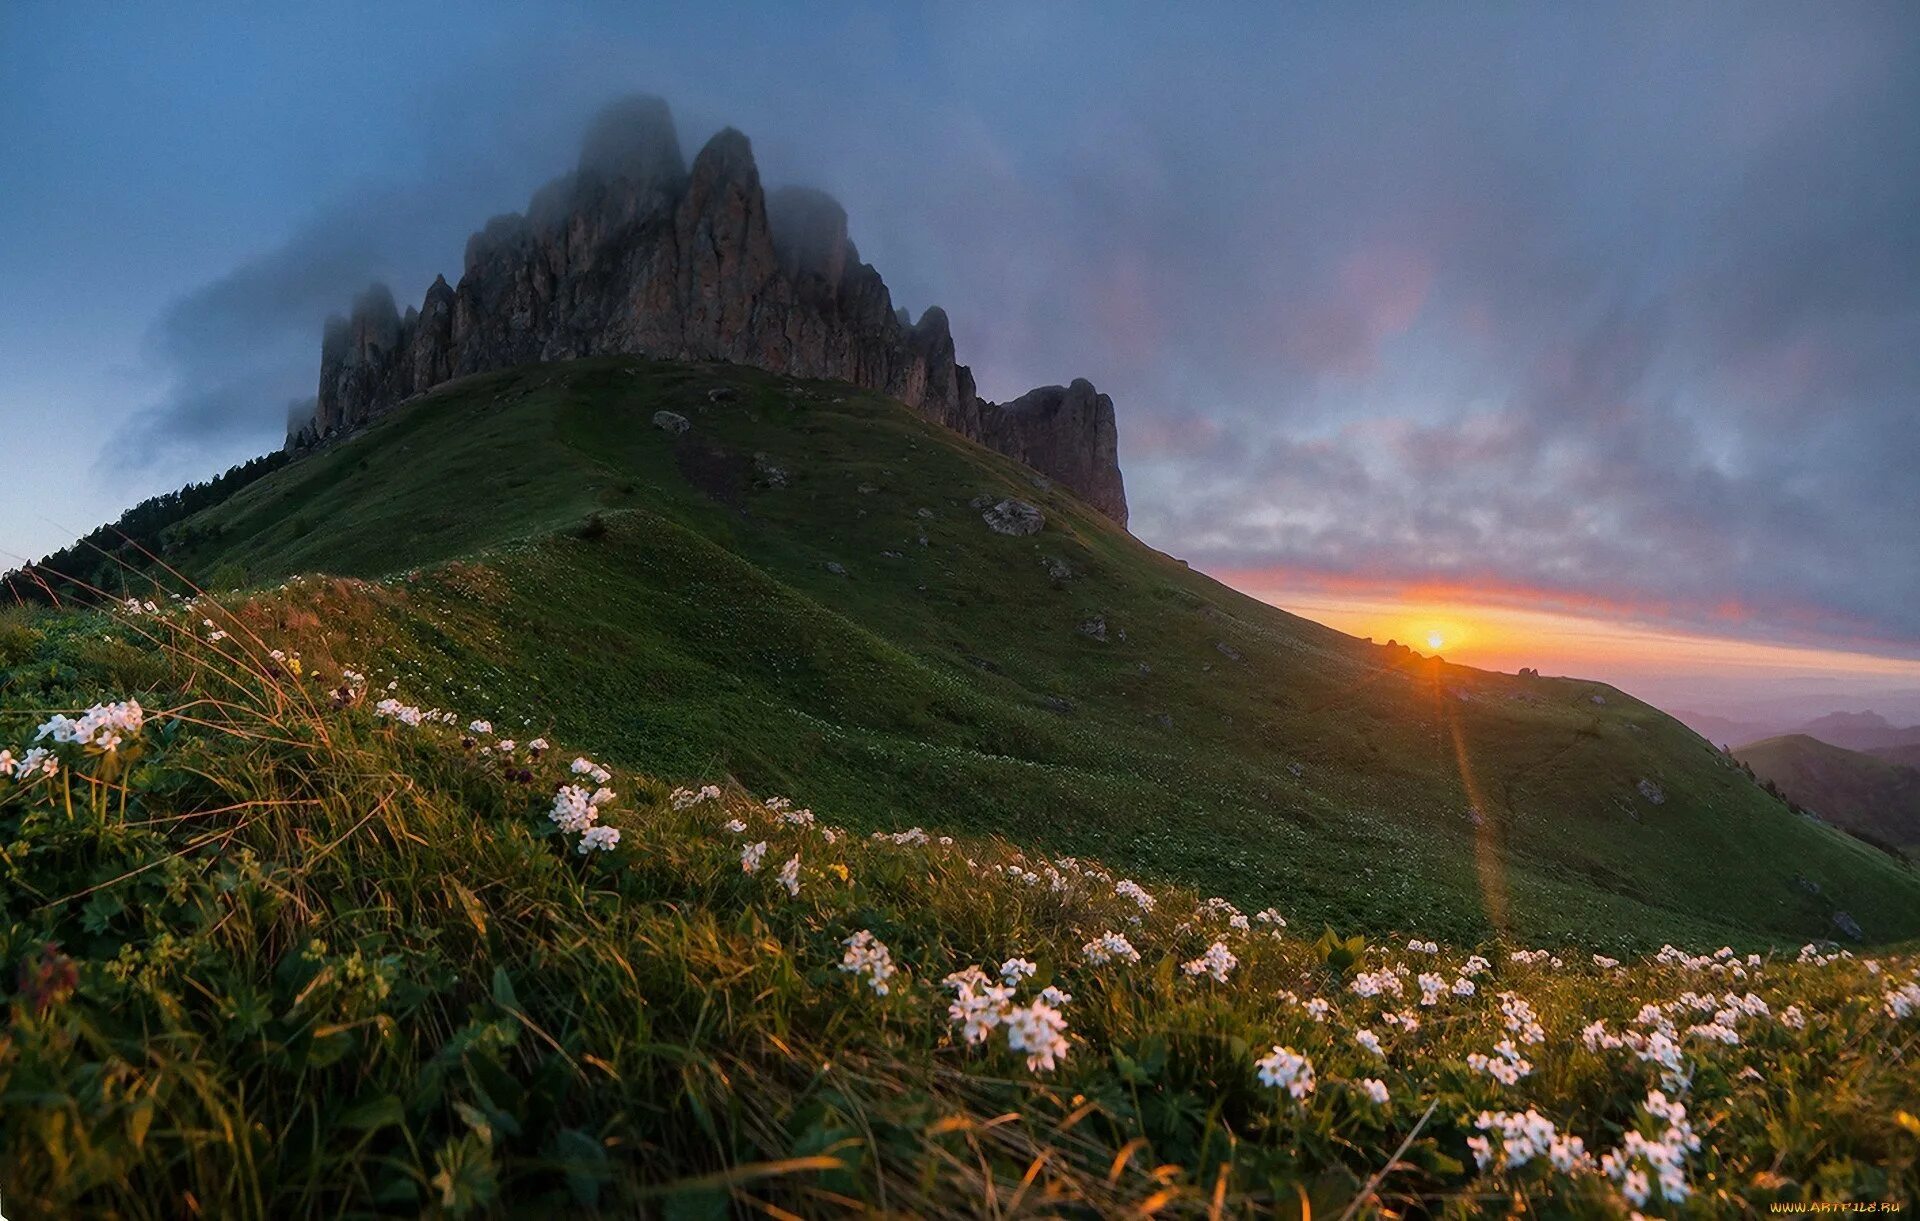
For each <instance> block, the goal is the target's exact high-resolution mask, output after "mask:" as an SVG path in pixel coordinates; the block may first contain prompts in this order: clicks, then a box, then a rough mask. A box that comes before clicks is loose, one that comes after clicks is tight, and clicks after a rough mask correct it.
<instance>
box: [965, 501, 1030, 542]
mask: <svg viewBox="0 0 1920 1221" xmlns="http://www.w3.org/2000/svg"><path fill="white" fill-rule="evenodd" d="M980 520H981V521H984V522H986V523H987V528H988V529H989V530H992V531H993V532H994V533H995V534H1011V535H1014V536H1015V537H1020V536H1023V535H1028V534H1038V533H1040V531H1041V529H1042V528H1043V527H1044V526H1045V525H1046V524H1047V515H1046V514H1045V513H1042V512H1041V511H1040V510H1039V509H1038V508H1036V507H1034V506H1033V505H1030V504H1028V503H1027V502H1026V501H1024V500H1014V499H1012V498H1011V497H1009V498H1008V499H1006V500H1003V501H1000V502H999V503H998V504H995V505H992V506H990V507H989V508H988V509H987V510H986V512H984V513H982V514H980Z"/></svg>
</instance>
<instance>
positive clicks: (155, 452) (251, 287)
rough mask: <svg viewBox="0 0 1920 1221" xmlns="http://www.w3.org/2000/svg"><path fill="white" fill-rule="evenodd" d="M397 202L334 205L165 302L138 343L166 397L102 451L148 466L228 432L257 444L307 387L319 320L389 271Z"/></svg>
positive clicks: (376, 199) (372, 198)
mask: <svg viewBox="0 0 1920 1221" xmlns="http://www.w3.org/2000/svg"><path fill="white" fill-rule="evenodd" d="M401 203H402V201H400V200H398V199H396V197H394V196H393V195H390V194H389V195H384V196H381V195H369V196H366V197H363V198H360V199H355V200H352V201H349V202H347V203H344V204H342V205H339V206H338V207H336V208H334V209H331V210H330V211H329V212H328V213H327V214H325V215H323V216H321V217H318V218H316V219H315V220H313V221H311V222H310V223H308V224H307V225H305V226H303V227H302V228H301V229H300V230H299V232H297V233H296V234H295V235H294V236H293V237H292V238H291V239H289V240H288V241H286V242H285V243H284V244H282V245H281V246H280V247H278V248H277V249H275V250H273V251H271V252H269V253H268V254H266V255H264V256H262V257H260V258H258V259H254V260H252V261H250V262H248V263H246V264H244V265H242V266H240V267H237V268H235V269H233V270H232V271H229V272H227V273H226V274H224V275H222V276H221V277H220V278H219V279H217V280H214V281H212V282H210V283H208V284H205V285H203V286H201V287H199V288H197V289H194V290H193V291H192V292H189V293H187V294H186V295H185V296H183V297H181V298H179V299H178V300H176V301H174V302H172V303H171V304H170V305H168V306H167V307H166V309H165V310H164V311H163V312H162V313H161V315H160V317H159V319H158V320H157V321H156V322H155V323H154V324H153V326H152V328H151V330H150V332H149V335H148V340H147V347H148V349H149V351H148V355H149V358H150V359H151V360H153V361H154V362H155V364H157V365H158V366H159V367H161V368H163V369H165V370H167V372H168V375H169V376H170V379H171V381H172V383H173V387H174V390H173V393H172V394H171V395H170V396H169V397H168V398H167V399H166V400H165V401H163V402H161V403H159V404H156V405H154V406H152V407H149V408H147V409H146V410H143V411H141V412H140V413H138V414H137V415H136V416H135V417H134V418H133V420H132V421H131V422H130V423H129V425H128V427H127V428H126V429H125V431H124V432H123V433H122V434H121V435H120V436H119V437H118V438H117V439H116V442H115V444H114V446H113V447H112V448H110V449H109V450H108V451H107V452H106V453H105V454H104V455H103V457H104V458H105V459H106V460H107V461H109V462H114V463H120V464H138V463H149V462H153V461H155V460H159V459H164V458H165V457H166V456H167V455H168V451H170V450H186V451H195V450H199V449H202V448H204V447H207V446H208V444H209V442H219V441H224V440H226V439H228V438H230V437H232V436H234V435H235V434H240V435H243V436H246V437H260V438H262V439H263V440H265V439H268V437H269V430H270V429H271V428H272V427H273V426H274V425H275V424H277V423H279V422H280V421H279V419H278V418H277V415H276V413H278V412H279V411H280V409H281V408H282V407H283V406H284V405H285V404H287V403H289V402H293V401H297V400H298V399H299V398H300V396H301V395H302V394H303V393H305V394H307V395H311V394H312V391H313V383H314V381H315V372H316V370H317V367H318V366H317V363H316V361H315V347H314V336H315V335H316V334H318V332H319V327H320V324H321V323H322V322H323V321H324V320H325V319H326V317H327V316H328V315H329V314H330V313H334V312H337V311H338V310H339V309H340V303H341V302H343V301H346V300H349V299H351V297H352V296H353V294H354V293H356V292H358V291H360V290H361V289H363V288H365V287H366V285H367V283H368V281H370V280H371V279H373V278H375V277H376V276H377V275H379V274H381V273H382V272H385V271H386V270H388V269H389V268H391V267H392V266H393V264H394V262H395V259H394V255H393V253H392V249H391V243H392V238H393V236H394V232H393V229H394V226H393V223H392V222H393V220H394V219H395V217H396V216H397V215H399V214H401V213H402V212H404V211H407V210H408V209H404V208H403V207H402V206H401ZM411 210H412V211H415V212H417V211H418V210H419V209H418V208H417V207H416V208H414V209H411ZM375 218H378V220H377V221H376V219H375Z"/></svg>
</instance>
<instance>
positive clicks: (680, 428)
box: [653, 411, 693, 436]
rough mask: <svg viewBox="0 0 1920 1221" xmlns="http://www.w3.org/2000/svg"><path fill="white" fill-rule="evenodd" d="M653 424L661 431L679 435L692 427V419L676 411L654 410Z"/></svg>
mask: <svg viewBox="0 0 1920 1221" xmlns="http://www.w3.org/2000/svg"><path fill="white" fill-rule="evenodd" d="M653 426H654V427H655V428H658V429H659V430H660V431H662V432H670V433H672V434H674V435H675V436H679V435H680V434H681V433H683V432H685V431H687V429H689V428H692V427H693V421H692V420H689V419H688V418H687V417H686V416H683V415H681V414H680V413H679V412H677V411H656V412H654V413H653Z"/></svg>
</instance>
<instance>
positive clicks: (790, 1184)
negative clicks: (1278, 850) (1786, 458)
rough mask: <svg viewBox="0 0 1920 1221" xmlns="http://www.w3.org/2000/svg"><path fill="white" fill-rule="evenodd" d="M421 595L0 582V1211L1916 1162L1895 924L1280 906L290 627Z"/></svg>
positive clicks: (1395, 1212) (1241, 1207)
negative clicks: (544, 703) (704, 789)
mask: <svg viewBox="0 0 1920 1221" xmlns="http://www.w3.org/2000/svg"><path fill="white" fill-rule="evenodd" d="M469 575H470V576H472V577H474V580H473V583H472V584H471V586H470V588H472V589H473V590H475V591H476V592H475V595H474V596H475V597H489V596H491V597H495V598H501V597H504V596H505V595H504V594H501V593H499V592H495V593H492V594H489V593H488V592H487V591H488V590H489V589H491V588H493V587H492V586H491V585H490V584H489V583H488V581H487V580H486V579H485V578H481V577H479V576H478V575H477V571H472V570H470V573H469ZM416 597H417V595H415V594H411V593H409V594H405V595H402V594H400V593H397V592H387V593H381V594H378V595H369V594H367V593H366V592H365V591H363V590H359V589H356V588H355V587H354V586H352V585H348V584H339V583H332V582H329V583H326V584H325V585H324V586H322V585H317V584H309V585H304V586H303V587H301V588H299V589H295V590H289V591H285V592H275V593H268V594H264V595H260V596H257V597H253V598H250V599H248V600H246V601H245V602H242V603H238V604H236V605H235V606H234V607H233V608H232V609H231V610H229V608H227V607H223V606H220V605H216V604H214V603H212V602H202V603H200V604H198V605H195V606H192V607H181V608H172V609H167V610H163V611H160V612H158V613H151V614H150V613H140V614H133V615H122V616H118V617H116V618H113V619H109V618H108V617H106V616H104V615H99V614H67V615H39V616H33V617H25V616H18V615H0V649H4V650H5V661H6V669H5V685H4V688H0V690H3V691H4V696H5V698H4V699H0V771H4V772H8V773H10V774H9V775H7V776H5V777H4V778H0V878H4V883H5V884H4V886H0V958H3V959H4V961H5V962H6V964H7V966H8V970H7V971H6V972H5V974H4V975H3V976H0V1004H4V1006H5V1012H6V1023H5V1026H4V1028H0V1199H4V1201H5V1207H6V1214H7V1216H9V1217H11V1218H15V1221H37V1219H39V1218H63V1219H64V1218H76V1217H103V1218H104V1217H115V1218H135V1219H143V1221H144V1219H147V1218H153V1219H156V1221H157V1219H161V1218H168V1219H170V1218H176V1217H191V1216H205V1217H221V1218H238V1219H241V1221H251V1219H255V1218H285V1217H316V1218H317V1217H329V1218H333V1217H374V1216H396V1217H398V1216H406V1217H422V1216H424V1217H468V1216H501V1217H507V1216H568V1217H573V1216H618V1217H631V1216H648V1217H656V1216H657V1217H663V1218H673V1219H676V1221H677V1219H681V1218H719V1217H726V1216H741V1217H747V1216H768V1217H791V1216H796V1215H804V1216H845V1215H849V1214H860V1215H864V1214H868V1213H871V1214H874V1215H884V1216H927V1217H946V1216H992V1217H1021V1216H1048V1217H1053V1216H1135V1215H1159V1214H1168V1215H1181V1216H1197V1215H1201V1214H1203V1213H1204V1214H1206V1215H1208V1216H1214V1217H1219V1216H1234V1217H1249V1218H1251V1217H1299V1218H1301V1219H1302V1221H1306V1219H1308V1218H1311V1217H1323V1218H1324V1217H1341V1216H1349V1215H1357V1216H1387V1215H1392V1216H1429V1215H1445V1216H1467V1215H1487V1214H1492V1213H1495V1212H1499V1213H1516V1214H1517V1213H1520V1212H1525V1213H1526V1214H1527V1215H1541V1216H1573V1217H1592V1218H1624V1217H1626V1216H1628V1215H1629V1211H1630V1210H1632V1211H1633V1212H1634V1213H1635V1214H1638V1213H1640V1212H1644V1213H1646V1214H1650V1215H1654V1216H1660V1217H1681V1216H1687V1217H1721V1216H1734V1215H1755V1214H1762V1213H1765V1212H1766V1211H1768V1209H1769V1207H1770V1205H1773V1204H1792V1205H1796V1206H1805V1205H1808V1204H1810V1203H1815V1202H1818V1203H1823V1204H1827V1205H1838V1204H1841V1203H1846V1202H1851V1203H1856V1204H1859V1205H1861V1206H1863V1207H1865V1208H1868V1209H1871V1208H1874V1207H1877V1206H1887V1205H1891V1206H1893V1207H1895V1208H1898V1207H1902V1206H1906V1207H1911V1206H1912V1204H1913V1203H1914V1202H1915V1201H1916V1192H1915V1187H1916V1156H1920V1118H1916V1117H1915V1116H1914V1115H1913V1114H1911V1113H1910V1112H1911V1111H1912V1109H1913V1101H1914V1099H1915V1098H1916V1097H1920V1074H1917V1073H1916V1068H1915V1058H1914V1057H1915V1053H1916V1050H1917V1049H1920V975H1916V971H1920V961H1916V960H1915V959H1913V958H1912V957H1910V956H1901V955H1887V956H1883V957H1880V958H1877V959H1870V958H1864V957H1863V958H1859V959H1855V958H1853V957H1852V956H1850V955H1844V954H1834V955H1829V954H1822V953H1818V952H1814V950H1813V947H1807V950H1805V951H1802V952H1799V953H1786V954H1783V955H1778V956H1773V955H1768V956H1761V955H1739V954H1736V953H1735V952H1734V951H1732V950H1726V951H1721V952H1718V953H1714V954H1711V955H1705V954H1703V955H1698V956H1695V955H1689V954H1684V953H1677V952H1674V951H1670V950H1669V951H1665V952H1662V953H1661V954H1659V955H1658V956H1655V957H1652V958H1648V959H1644V960H1641V961H1638V962H1632V963H1616V962H1614V961H1612V960H1611V959H1603V958H1599V957H1597V956H1589V955H1587V954H1585V953H1579V952H1576V951H1575V950H1574V949H1572V948H1571V947H1568V948H1563V949H1560V951H1559V952H1558V953H1553V952H1550V951H1549V950H1547V949H1539V950H1528V949H1523V948H1521V947H1519V946H1516V945H1514V944H1513V943H1504V944H1490V945H1482V946H1458V945H1443V944H1424V943H1421V944H1414V943H1404V948H1403V942H1402V941H1400V940H1399V939H1396V940H1394V941H1393V942H1391V943H1387V944H1378V943H1376V944H1364V943H1363V942H1362V941H1361V940H1360V939H1358V938H1351V939H1349V938H1344V937H1342V938H1335V937H1333V936H1332V935H1330V934H1322V935H1321V936H1319V937H1318V938H1317V939H1316V938H1315V933H1316V929H1315V928H1314V927H1313V926H1308V927H1306V928H1304V929H1302V928H1301V925H1302V923H1303V922H1302V921H1301V920H1300V919H1299V918H1298V911H1297V909H1295V908H1294V905H1293V904H1292V903H1291V901H1290V900H1291V898H1292V896H1289V895H1281V896H1277V906H1279V907H1280V908H1282V911H1281V912H1279V913H1275V912H1272V911H1261V912H1259V913H1258V914H1252V915H1243V914H1242V913H1241V912H1240V911H1238V910H1237V909H1236V908H1235V907H1234V906H1233V905H1232V904H1229V903H1226V902H1223V901H1221V900H1219V899H1207V900H1202V899H1201V894H1203V893H1204V892H1199V891H1194V890H1191V889H1186V888H1182V887H1174V886H1163V885H1157V884H1156V885H1150V886H1148V887H1141V886H1140V885H1138V883H1137V882H1135V881H1133V880H1129V879H1124V878H1122V877H1120V876H1117V875H1116V874H1115V873H1114V872H1112V871H1111V870H1110V869H1109V868H1108V867H1106V866H1105V865H1103V864H1102V863H1101V862H1098V861H1096V860H1093V859H1090V858H1084V857H1083V858H1078V859H1073V860H1066V859H1058V858H1049V857H1047V856H1043V855H1041V854H1039V853H1037V852H1034V851H1032V850H1030V849H1028V850H1022V849H1021V848H1019V847H1016V846H1015V845H1012V844H1009V843H1007V842H1005V841H1003V840H996V839H986V838H978V837H973V836H960V837H956V838H954V839H952V840H948V839H946V838H944V837H939V836H935V835H929V834H928V833H927V832H926V831H925V830H921V829H919V828H917V827H915V826H914V825H912V824H915V823H921V822H928V821H932V816H934V815H937V814H939V813H941V811H940V809H939V808H938V807H935V806H932V805H926V806H921V807H917V808H914V809H911V810H902V811H899V812H898V813H897V814H896V816H895V817H894V818H892V819H890V820H889V821H888V822H887V823H886V824H884V825H885V828H886V831H887V832H888V834H885V835H875V836H873V837H871V838H869V837H867V836H862V835H854V834H849V833H847V831H846V830H844V829H841V828H836V827H835V826H833V825H831V823H830V822H829V820H828V819H827V818H825V817H819V816H816V815H814V814H813V813H812V812H810V811H805V810H801V809H798V808H796V807H791V806H787V805H783V804H781V803H778V802H773V801H766V802H763V801H761V800H760V799H759V798H760V797H762V796H765V794H751V793H748V792H745V791H742V790H740V789H738V788H736V787H733V786H726V787H725V788H724V789H722V788H719V787H716V788H715V789H714V790H712V791H711V792H710V793H673V792H671V791H670V790H669V788H668V786H667V784H666V783H664V782H662V781H661V780H659V779H657V778H655V777H653V776H649V775H647V774H645V773H643V772H640V771H638V770H634V769H629V768H626V767H614V768H610V769H608V770H607V771H606V772H605V773H604V774H602V775H592V774H588V775H585V776H583V775H582V771H583V769H584V770H585V771H586V772H588V773H592V771H593V769H594V767H595V764H594V763H592V762H590V761H576V760H575V756H574V750H573V743H571V742H568V741H566V740H563V739H558V738H556V739H555V740H553V741H552V742H551V743H547V742H545V741H539V740H536V739H534V738H533V737H532V736H531V735H528V734H525V733H519V732H514V733H513V735H512V736H513V738H514V740H513V741H508V740H506V735H505V734H503V733H502V732H501V730H502V729H503V728H505V725H504V724H496V725H494V726H486V725H479V724H470V723H469V721H468V714H469V713H470V712H472V711H473V709H471V708H466V707H463V708H462V709H461V712H460V713H459V714H458V715H455V714H441V713H434V712H431V711H429V712H428V713H425V714H422V713H421V712H420V709H419V707H418V706H417V705H408V704H404V703H403V702H402V701H410V700H414V699H417V698H418V696H417V695H416V694H415V692H414V691H413V690H412V688H411V684H413V683H414V682H416V681H418V680H417V679H416V678H415V677H414V676H413V675H412V674H411V673H396V672H394V671H392V670H388V669H385V668H380V669H368V670H366V671H356V672H355V673H354V674H343V673H342V672H341V671H340V670H338V669H333V668H331V665H332V663H331V662H328V663H327V664H328V666H329V668H328V669H327V670H326V672H325V673H323V674H319V675H316V673H315V670H316V666H315V665H309V664H307V663H308V662H314V661H316V659H320V658H324V657H325V656H326V655H327V649H328V648H329V645H328V641H329V640H333V641H336V642H337V641H339V640H340V639H342V638H343V637H342V632H343V631H344V630H345V629H346V628H348V627H357V626H358V624H357V623H356V622H355V621H353V620H352V619H351V617H350V614H349V612H350V611H351V609H352V608H353V607H354V606H355V605H356V604H357V605H358V606H360V607H361V608H362V610H365V611H367V613H369V614H374V613H376V612H380V611H382V609H383V608H388V607H391V606H392V605H394V604H395V603H396V602H399V601H400V600H402V599H405V600H406V601H408V602H412V601H413V599H414V598H416ZM416 605H417V603H416ZM429 605H431V603H429ZM316 609H326V610H329V611H339V612H341V614H343V615H348V617H347V618H346V619H343V618H341V617H339V616H334V617H329V618H327V619H325V620H324V621H322V620H321V619H317V618H316V617H315V615H314V614H313V612H314V611H315V610H316ZM418 613H425V612H418ZM449 614H450V612H449ZM209 623H210V624H212V625H213V626H207V625H208V624H209ZM130 696H131V697H137V698H138V700H139V704H140V706H139V707H138V708H135V707H133V706H129V705H122V704H115V705H113V706H107V705H103V704H101V703H99V701H102V700H104V699H105V698H107V697H112V698H113V699H114V700H115V701H118V700H120V699H123V698H125V697H130ZM443 706H445V707H453V706H454V705H451V704H447V705H443ZM492 706H493V707H495V708H496V709H501V710H500V711H496V712H495V713H494V716H495V718H496V719H497V720H499V721H501V722H503V723H504V722H505V721H506V720H507V717H508V715H509V713H512V714H513V722H514V723H515V724H518V723H519V722H520V719H521V718H520V712H519V710H518V709H513V708H511V706H502V705H498V704H494V705H492ZM534 711H535V710H534V709H532V708H529V709H528V710H527V715H531V714H532V713H533V712H534ZM63 718H73V720H67V719H63ZM76 722H77V723H76ZM42 729H45V730H47V731H48V732H46V733H41V732H40V731H41V730H42ZM36 742H37V743H38V744H37V746H36V745H32V744H33V743H36ZM542 747H545V749H541V748H542ZM38 752H48V753H38ZM574 783H584V784H589V785H604V786H605V789H604V791H603V792H600V793H596V794H594V795H593V796H592V797H591V798H589V797H588V795H587V793H586V791H585V790H584V789H582V790H579V791H578V792H572V791H570V790H569V788H568V787H567V786H569V785H571V784H574ZM589 807H590V808H591V809H592V810H593V812H594V820H595V821H596V823H597V825H596V826H595V827H593V828H592V830H591V831H583V830H580V829H579V828H578V827H576V828H575V829H574V830H572V831H568V830H564V829H562V828H561V827H560V826H558V825H556V819H555V818H554V817H553V813H552V812H553V811H556V810H559V811H561V812H563V813H566V814H567V815H568V817H569V818H572V817H574V815H575V814H576V813H578V812H579V811H581V810H583V809H585V808H589ZM1047 812H1050V811H1042V810H1039V809H1036V810H1035V811H1034V815H1035V816H1034V817H1033V818H1032V820H1031V822H1030V824H1029V829H1030V830H1032V831H1035V832H1044V831H1046V830H1047V829H1046V828H1044V827H1042V826H1040V825H1039V824H1040V823H1042V822H1043V821H1044V813H1047ZM922 815H926V816H927V818H925V819H923V818H922V817H921V816H922ZM589 835H591V836H592V837H593V838H592V839H591V840H590V839H589ZM616 836H617V838H616ZM609 840H612V841H613V842H612V843H611V844H610V846H608V847H606V848H605V850H603V851H593V850H591V845H592V844H593V843H606V842H607V841H609ZM1281 916H1292V917H1294V919H1293V921H1292V926H1291V927H1287V926H1284V925H1283V924H1282V923H1281V922H1280V920H1279V919H1278V918H1277V917H1281ZM1476 951H1478V952H1476ZM970 971H971V972H972V974H969V972H970ZM995 977H999V978H1004V979H1009V980H1011V981H1013V982H1012V983H1011V984H1009V985H1008V986H1006V987H1005V990H1004V991H1000V990H998V988H997V987H996V986H995V985H993V984H990V983H989V981H990V980H992V979H994V978H995ZM970 1032H971V1033H970ZM1343 1210H1344V1211H1343Z"/></svg>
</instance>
